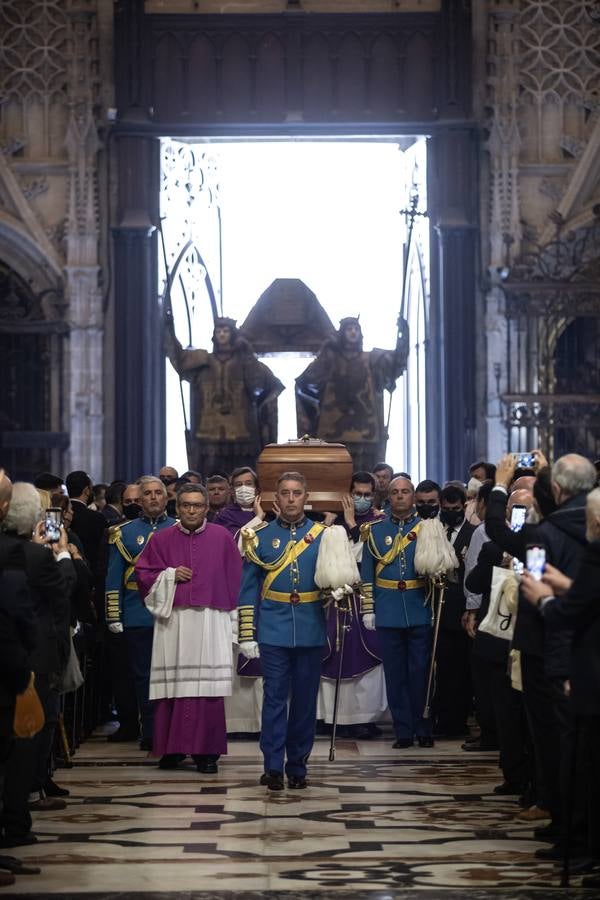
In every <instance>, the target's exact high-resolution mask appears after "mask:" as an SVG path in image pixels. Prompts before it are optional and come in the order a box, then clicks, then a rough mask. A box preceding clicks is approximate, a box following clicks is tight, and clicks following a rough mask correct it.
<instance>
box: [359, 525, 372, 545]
mask: <svg viewBox="0 0 600 900" xmlns="http://www.w3.org/2000/svg"><path fill="white" fill-rule="evenodd" d="M372 524H373V522H363V523H362V525H361V526H360V539H361V541H363V542H366V541H368V540H369V534H370V532H371V525H372Z"/></svg>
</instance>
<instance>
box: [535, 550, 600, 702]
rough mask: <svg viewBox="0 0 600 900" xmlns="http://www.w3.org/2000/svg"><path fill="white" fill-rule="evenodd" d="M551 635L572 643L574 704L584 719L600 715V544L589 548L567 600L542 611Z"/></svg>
mask: <svg viewBox="0 0 600 900" xmlns="http://www.w3.org/2000/svg"><path fill="white" fill-rule="evenodd" d="M542 617H543V619H544V622H545V625H546V629H547V632H551V631H552V632H559V631H566V633H567V634H572V635H573V641H572V644H571V675H570V677H571V701H572V705H573V711H574V712H575V713H576V714H577V715H581V716H600V543H599V542H594V543H592V544H588V546H587V547H586V549H585V551H584V553H583V557H582V560H581V565H580V567H579V572H578V574H577V576H576V578H575V580H574V582H573V585H572V587H571V590H570V591H569V593H568V594H567V595H566V596H564V597H558V598H556V599H554V600H550V601H549V602H548V603H546V604H545V605H544V607H543V610H542Z"/></svg>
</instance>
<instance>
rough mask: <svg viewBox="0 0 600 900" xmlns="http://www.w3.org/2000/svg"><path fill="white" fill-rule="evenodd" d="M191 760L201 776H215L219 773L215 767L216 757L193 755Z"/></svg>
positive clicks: (207, 754)
mask: <svg viewBox="0 0 600 900" xmlns="http://www.w3.org/2000/svg"><path fill="white" fill-rule="evenodd" d="M192 758H193V760H194V762H195V763H196V770H197V771H198V772H200V774H201V775H216V774H217V772H218V771H219V767H218V766H217V760H218V758H219V757H218V756H215V755H213V754H209V753H204V754H194V756H193V757H192Z"/></svg>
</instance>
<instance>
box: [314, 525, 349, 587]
mask: <svg viewBox="0 0 600 900" xmlns="http://www.w3.org/2000/svg"><path fill="white" fill-rule="evenodd" d="M359 581H360V574H359V572H358V566H357V565H356V560H355V558H354V555H353V553H352V550H351V548H350V542H349V540H348V535H347V534H346V529H345V528H342V526H341V525H331V526H330V527H329V528H326V529H325V532H324V534H323V536H322V538H321V543H320V544H319V554H318V556H317V568H316V570H315V584H316V585H317V587H320V588H343V587H346V586H348V585H353V584H357V582H359Z"/></svg>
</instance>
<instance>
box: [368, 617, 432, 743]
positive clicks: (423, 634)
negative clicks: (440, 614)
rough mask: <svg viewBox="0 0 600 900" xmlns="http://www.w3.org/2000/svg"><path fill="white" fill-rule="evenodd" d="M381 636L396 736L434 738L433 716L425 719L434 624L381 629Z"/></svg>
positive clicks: (381, 648)
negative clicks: (424, 711) (432, 736)
mask: <svg viewBox="0 0 600 900" xmlns="http://www.w3.org/2000/svg"><path fill="white" fill-rule="evenodd" d="M377 639H378V641H379V651H380V653H381V659H382V661H383V672H384V675H385V689H386V691H387V698H388V704H389V707H390V712H391V714H392V719H393V722H394V730H395V732H396V737H397V738H399V739H400V740H403V739H407V740H412V739H413V738H414V737H415V736H416V737H431V733H432V732H431V719H424V718H423V709H424V708H425V696H426V693H427V679H428V676H429V665H430V662H431V639H432V628H431V626H430V625H414V626H413V627H411V628H378V629H377Z"/></svg>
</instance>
